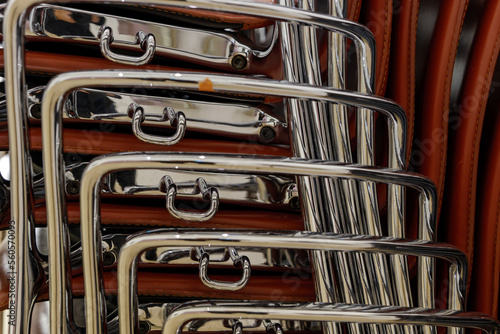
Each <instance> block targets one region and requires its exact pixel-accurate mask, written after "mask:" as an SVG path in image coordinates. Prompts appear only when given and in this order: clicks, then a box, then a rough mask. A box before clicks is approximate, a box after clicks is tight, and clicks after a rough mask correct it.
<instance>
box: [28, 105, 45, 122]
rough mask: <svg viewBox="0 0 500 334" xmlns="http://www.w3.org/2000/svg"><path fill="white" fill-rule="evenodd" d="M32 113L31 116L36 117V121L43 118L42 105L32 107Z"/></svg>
mask: <svg viewBox="0 0 500 334" xmlns="http://www.w3.org/2000/svg"><path fill="white" fill-rule="evenodd" d="M30 112H31V116H33V117H35V118H36V119H40V118H42V106H41V105H40V103H36V104H34V105H32V106H31V109H30Z"/></svg>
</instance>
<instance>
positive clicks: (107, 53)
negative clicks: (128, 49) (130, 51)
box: [99, 26, 156, 66]
mask: <svg viewBox="0 0 500 334" xmlns="http://www.w3.org/2000/svg"><path fill="white" fill-rule="evenodd" d="M99 32H100V36H99V47H100V48H101V53H102V55H103V56H104V58H106V59H109V60H111V61H113V62H115V63H119V64H125V65H135V66H140V65H145V64H147V63H149V62H150V61H151V59H153V57H154V55H155V49H156V39H155V36H154V35H152V34H148V35H146V34H145V33H144V32H142V31H139V32H138V33H137V35H136V43H137V44H139V45H140V46H141V48H142V49H143V50H144V51H145V52H144V54H143V55H142V56H140V57H133V56H126V55H121V54H118V53H115V52H113V51H111V49H110V48H109V45H110V44H111V43H112V42H113V31H112V30H111V28H110V27H107V26H103V27H101V29H100V31H99Z"/></svg>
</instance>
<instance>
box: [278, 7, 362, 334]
mask: <svg viewBox="0 0 500 334" xmlns="http://www.w3.org/2000/svg"><path fill="white" fill-rule="evenodd" d="M278 3H279V4H280V5H283V6H287V7H294V5H295V2H294V1H293V0H280V1H279V2H278ZM298 29H299V26H298V25H297V24H295V23H288V22H281V23H280V37H281V39H280V42H281V49H282V59H283V73H284V78H285V80H287V81H289V82H294V83H304V73H303V71H302V70H303V68H302V67H303V64H304V63H303V59H302V55H301V53H300V42H299V31H298ZM284 103H285V107H286V109H287V111H288V112H287V118H288V120H289V124H290V132H291V147H292V153H293V156H295V157H299V158H309V159H312V158H315V152H314V142H315V137H317V136H318V135H319V129H318V128H316V127H314V126H313V125H312V124H317V122H316V123H314V119H317V118H318V117H325V116H326V115H324V113H323V115H319V114H318V110H310V109H309V108H308V102H307V101H300V100H297V99H285V100H284ZM311 103H315V105H316V106H317V105H318V102H317V101H314V102H311ZM313 111H315V113H313ZM304 124H307V126H305V125H304ZM310 134H316V135H315V136H314V137H313V136H310ZM297 182H298V187H299V192H300V199H301V204H300V205H301V212H302V218H303V220H304V228H305V230H307V231H314V232H327V231H328V230H327V229H326V226H325V225H326V217H325V212H324V211H325V210H324V206H323V203H324V199H323V197H324V196H325V194H324V193H323V191H322V182H320V181H319V180H317V179H312V178H309V177H299V178H298V180H297ZM326 182H332V181H330V180H328V181H326ZM329 203H332V204H334V203H335V201H329ZM333 257H334V254H331V253H322V252H316V251H311V252H310V258H311V267H312V270H313V272H314V277H315V280H314V287H315V292H316V300H317V301H318V302H322V303H332V302H335V301H338V292H337V291H336V290H337V289H336V287H335V274H334V266H332V264H333ZM338 258H339V261H338V262H340V263H342V262H341V261H342V259H343V255H339V256H338ZM344 263H345V262H344ZM341 268H347V266H342V265H341ZM338 278H339V281H340V283H341V284H344V285H345V284H347V283H344V281H345V280H344V279H343V276H342V275H339V276H338ZM349 285H350V286H353V285H352V284H349ZM323 331H324V333H325V334H336V333H339V332H340V328H338V327H337V326H336V325H334V324H325V325H324V326H323Z"/></svg>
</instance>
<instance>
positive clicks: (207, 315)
mask: <svg viewBox="0 0 500 334" xmlns="http://www.w3.org/2000/svg"><path fill="white" fill-rule="evenodd" d="M196 319H276V320H278V319H279V320H291V321H329V322H358V323H368V324H399V325H419V326H423V325H433V326H443V327H462V328H463V327H466V328H475V329H480V330H482V331H483V332H485V333H492V334H496V333H499V332H500V323H498V321H496V320H495V319H493V318H492V317H489V316H487V315H484V314H482V313H476V312H459V311H449V310H440V311H439V310H428V309H421V308H415V309H412V308H404V307H390V306H360V305H351V304H333V305H332V304H317V303H312V304H289V305H287V304H283V305H279V306H276V305H275V304H270V305H269V304H267V305H266V304H264V303H253V304H250V305H249V304H248V303H236V302H214V303H207V302H205V303H189V304H187V305H185V306H182V305H181V306H180V307H178V308H176V309H174V310H173V311H172V312H171V313H170V314H169V316H168V317H167V320H166V321H165V324H164V326H163V331H162V333H163V334H180V333H181V331H182V325H183V324H185V323H186V322H188V321H191V320H196Z"/></svg>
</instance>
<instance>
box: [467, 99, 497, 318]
mask: <svg viewBox="0 0 500 334" xmlns="http://www.w3.org/2000/svg"><path fill="white" fill-rule="evenodd" d="M495 102H498V101H495ZM499 106H500V105H499V104H496V105H495V106H494V107H495V108H494V109H493V110H489V111H488V113H489V114H488V115H487V116H486V117H488V119H487V120H486V119H485V123H484V129H483V134H482V140H481V150H480V151H481V159H480V163H479V166H478V179H477V192H476V194H477V195H476V205H477V207H476V215H475V216H476V228H475V242H474V268H473V269H474V270H473V271H472V276H471V285H470V293H469V300H468V309H470V310H473V311H478V312H482V313H485V314H488V315H491V316H492V317H495V318H496V317H497V314H498V294H499V292H500V291H499V290H500V242H498V240H500V228H499V224H500V154H498V152H500V112H499ZM488 122H489V124H488Z"/></svg>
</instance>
